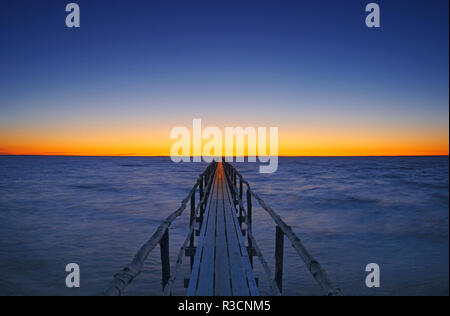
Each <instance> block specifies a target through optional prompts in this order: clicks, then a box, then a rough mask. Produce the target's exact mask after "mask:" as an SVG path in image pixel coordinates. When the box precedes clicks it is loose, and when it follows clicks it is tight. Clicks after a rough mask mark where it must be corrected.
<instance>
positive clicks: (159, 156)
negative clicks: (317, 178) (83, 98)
mask: <svg viewBox="0 0 450 316" xmlns="http://www.w3.org/2000/svg"><path fill="white" fill-rule="evenodd" d="M0 157H130V158H131V157H137V158H139V157H141V158H144V157H153V158H170V157H171V156H169V155H130V154H117V155H82V154H8V153H0ZM177 157H178V156H177ZM180 157H190V158H193V157H203V156H180ZM208 157H211V156H208ZM225 157H230V156H225ZM232 157H233V158H236V157H244V158H248V157H259V156H232ZM264 157H275V156H270V155H267V156H264ZM276 157H279V158H289V157H291V158H296V157H305V158H315V157H317V158H320V157H330V158H337V157H349V158H351V157H449V154H417V155H387V154H386V155H278V156H276Z"/></svg>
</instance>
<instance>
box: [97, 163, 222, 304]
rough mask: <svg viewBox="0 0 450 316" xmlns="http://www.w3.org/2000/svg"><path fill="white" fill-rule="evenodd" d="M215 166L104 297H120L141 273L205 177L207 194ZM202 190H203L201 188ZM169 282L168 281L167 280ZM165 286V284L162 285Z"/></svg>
mask: <svg viewBox="0 0 450 316" xmlns="http://www.w3.org/2000/svg"><path fill="white" fill-rule="evenodd" d="M216 166H217V164H216V163H214V162H213V163H211V164H210V165H209V166H208V167H207V168H206V170H205V171H204V172H203V173H202V174H201V175H200V176H199V177H198V179H197V182H196V183H195V185H194V186H193V187H192V189H191V191H190V192H189V194H188V195H187V196H186V198H185V199H184V200H183V201H182V202H181V206H180V207H179V208H178V209H177V210H176V211H175V212H173V213H172V214H170V215H169V216H168V217H167V218H166V219H165V220H164V222H162V223H161V225H160V226H159V227H158V228H157V230H156V231H155V232H154V233H153V235H152V236H151V237H150V239H149V240H148V241H147V242H146V243H145V244H144V245H143V246H142V247H141V248H140V249H139V251H138V252H137V253H136V255H135V256H134V259H133V260H132V261H131V263H129V264H128V265H127V266H125V267H124V268H123V269H121V270H120V271H119V272H118V273H116V274H115V275H114V279H113V281H112V282H111V284H110V285H109V286H108V288H107V289H106V290H105V291H104V293H103V294H104V295H106V296H120V295H122V294H123V292H124V290H125V288H126V287H127V286H128V285H129V284H130V283H131V282H132V281H133V280H134V278H136V277H137V276H138V275H139V273H140V272H141V271H142V268H143V267H144V263H145V260H146V259H147V257H148V255H149V254H150V253H151V252H152V250H153V249H155V248H156V246H157V245H158V244H159V243H160V242H161V240H162V238H163V237H164V235H165V234H166V233H167V232H168V229H169V227H170V225H171V224H172V222H173V221H174V220H175V219H176V218H177V217H179V216H181V214H183V212H184V210H185V209H186V205H187V203H188V202H189V201H190V200H191V197H192V195H194V194H195V192H196V190H197V188H199V187H200V184H201V183H202V181H203V177H205V176H207V178H208V179H209V181H208V182H209V183H208V185H207V192H208V191H209V189H210V187H211V185H212V182H213V178H214V177H213V176H212V175H213V174H214V172H215V167H216ZM202 189H203V188H202ZM206 198H207V194H204V195H203V199H202V200H201V201H199V203H198V205H197V207H196V211H195V212H196V213H197V212H198V210H199V209H200V207H201V205H202V204H203V203H205V201H206ZM169 281H170V280H169ZM163 286H165V284H163Z"/></svg>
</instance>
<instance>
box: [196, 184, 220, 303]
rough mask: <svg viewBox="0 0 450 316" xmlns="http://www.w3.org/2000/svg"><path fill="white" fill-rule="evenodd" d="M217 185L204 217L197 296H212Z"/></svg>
mask: <svg viewBox="0 0 450 316" xmlns="http://www.w3.org/2000/svg"><path fill="white" fill-rule="evenodd" d="M218 185H219V184H218V183H216V186H215V192H214V193H216V194H213V197H212V199H211V203H210V209H209V212H208V213H209V214H208V216H207V217H205V222H206V225H205V226H206V232H205V239H204V240H203V246H202V247H203V255H202V259H201V263H200V275H199V279H198V286H197V295H199V296H213V295H214V260H215V249H216V247H215V244H216V219H217V216H216V214H217V194H218Z"/></svg>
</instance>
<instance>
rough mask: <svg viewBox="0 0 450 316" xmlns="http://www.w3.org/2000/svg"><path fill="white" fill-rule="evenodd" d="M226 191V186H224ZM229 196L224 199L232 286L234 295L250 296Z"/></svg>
mask: <svg viewBox="0 0 450 316" xmlns="http://www.w3.org/2000/svg"><path fill="white" fill-rule="evenodd" d="M223 190H224V191H223V192H224V193H225V192H226V187H225V188H223ZM231 202H232V201H230V199H229V198H227V199H225V200H224V207H225V208H224V213H225V228H226V234H227V240H228V253H229V262H230V274H231V286H232V293H233V295H234V296H249V295H250V291H249V289H248V284H247V279H246V276H245V273H244V271H245V267H244V266H243V263H242V256H241V249H240V246H239V241H238V237H237V234H236V233H237V232H236V228H235V225H234V220H233V217H232V212H233V209H232V207H231Z"/></svg>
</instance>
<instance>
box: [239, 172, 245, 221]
mask: <svg viewBox="0 0 450 316" xmlns="http://www.w3.org/2000/svg"><path fill="white" fill-rule="evenodd" d="M239 201H242V176H240V177H239ZM243 222H244V218H243V216H242V207H241V203H239V224H241V229H242V223H243Z"/></svg>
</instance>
